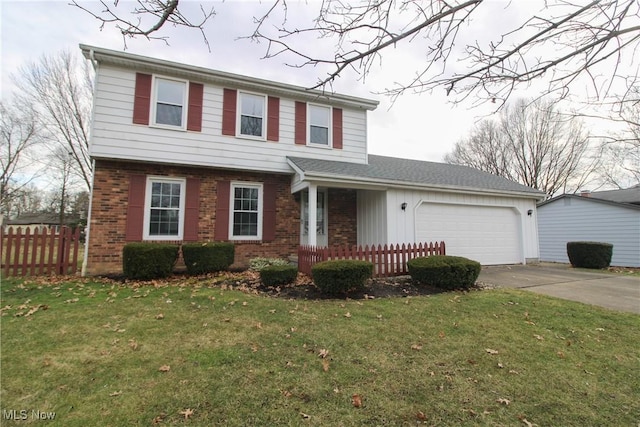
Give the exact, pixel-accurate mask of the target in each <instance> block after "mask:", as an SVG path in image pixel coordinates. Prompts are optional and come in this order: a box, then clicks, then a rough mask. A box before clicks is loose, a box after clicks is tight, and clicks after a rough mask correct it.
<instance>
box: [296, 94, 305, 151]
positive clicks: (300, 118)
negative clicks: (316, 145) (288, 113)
mask: <svg viewBox="0 0 640 427" xmlns="http://www.w3.org/2000/svg"><path fill="white" fill-rule="evenodd" d="M295 121H296V130H295V142H296V144H300V145H307V104H306V103H305V102H299V101H296V118H295Z"/></svg>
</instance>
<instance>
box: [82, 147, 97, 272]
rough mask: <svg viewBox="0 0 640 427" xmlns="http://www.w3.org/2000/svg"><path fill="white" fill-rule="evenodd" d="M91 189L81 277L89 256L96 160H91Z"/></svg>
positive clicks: (85, 270)
mask: <svg viewBox="0 0 640 427" xmlns="http://www.w3.org/2000/svg"><path fill="white" fill-rule="evenodd" d="M91 170H92V171H93V174H92V176H91V191H89V213H88V214H87V227H86V228H85V234H84V257H83V259H82V273H81V274H82V277H84V276H85V275H86V274H87V260H88V258H89V236H90V234H91V212H92V211H93V187H94V183H95V180H96V160H95V159H93V160H92V161H91Z"/></svg>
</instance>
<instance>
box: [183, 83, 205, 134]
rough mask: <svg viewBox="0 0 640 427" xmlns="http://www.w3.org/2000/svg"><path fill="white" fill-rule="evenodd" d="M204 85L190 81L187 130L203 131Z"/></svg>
mask: <svg viewBox="0 0 640 427" xmlns="http://www.w3.org/2000/svg"><path fill="white" fill-rule="evenodd" d="M203 92H204V85H203V84H201V83H193V82H192V83H189V110H188V111H187V130H192V131H195V132H201V131H202V94H203Z"/></svg>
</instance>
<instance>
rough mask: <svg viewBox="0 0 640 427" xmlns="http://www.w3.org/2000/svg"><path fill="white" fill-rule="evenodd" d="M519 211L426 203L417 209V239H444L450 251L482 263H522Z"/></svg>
mask: <svg viewBox="0 0 640 427" xmlns="http://www.w3.org/2000/svg"><path fill="white" fill-rule="evenodd" d="M521 238H522V237H521V233H520V221H519V216H518V214H517V213H516V212H515V211H514V210H513V209H510V208H504V207H494V206H475V205H453V204H440V203H423V204H422V205H420V207H418V210H417V212H416V239H417V241H418V242H433V241H440V240H444V242H445V244H446V246H447V255H456V256H463V257H466V258H470V259H473V260H476V261H479V262H480V263H481V264H483V265H491V264H519V263H522V255H521V252H522V250H521V247H522V245H521V243H520V239H521Z"/></svg>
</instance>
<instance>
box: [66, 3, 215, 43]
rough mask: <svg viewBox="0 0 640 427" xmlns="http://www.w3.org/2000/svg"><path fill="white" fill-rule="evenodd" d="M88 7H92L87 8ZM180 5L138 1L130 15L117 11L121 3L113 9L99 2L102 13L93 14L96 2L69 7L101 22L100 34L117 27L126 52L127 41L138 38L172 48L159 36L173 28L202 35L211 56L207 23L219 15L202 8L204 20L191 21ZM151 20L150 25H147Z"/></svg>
mask: <svg viewBox="0 0 640 427" xmlns="http://www.w3.org/2000/svg"><path fill="white" fill-rule="evenodd" d="M87 3H88V4H89V5H87V6H85V4H87ZM123 3H125V2H123ZM179 3H180V0H165V1H163V0H137V7H135V8H134V9H133V10H130V11H128V12H122V9H118V7H119V6H120V5H121V4H120V2H119V1H118V0H114V1H113V6H109V5H108V4H107V3H106V2H105V0H100V4H101V5H102V10H100V11H94V10H95V9H93V6H94V4H95V2H87V1H79V0H71V3H69V5H70V6H74V7H77V8H79V9H81V10H83V11H85V12H87V13H88V14H90V15H91V16H93V17H94V18H95V19H97V20H98V21H100V22H101V25H100V30H102V29H104V27H105V26H106V25H107V24H109V25H114V26H115V27H116V28H117V29H118V31H120V34H122V39H123V43H124V46H125V49H126V46H127V38H135V37H145V38H146V39H148V40H161V41H163V42H164V43H166V44H169V40H168V37H167V36H162V35H159V32H160V30H161V29H162V28H163V27H164V26H165V25H167V24H170V25H175V26H179V27H186V28H192V29H197V30H198V31H199V32H200V34H201V35H202V40H203V41H204V44H205V45H206V46H207V49H209V52H211V47H210V45H209V40H208V39H207V35H206V33H205V32H204V27H205V24H206V23H207V21H209V19H211V18H213V17H214V16H215V15H216V12H215V9H214V8H213V7H211V8H210V9H208V10H205V9H204V7H203V6H202V4H201V5H200V11H201V13H202V16H201V18H200V20H198V21H192V20H191V19H190V18H188V17H187V16H185V15H184V13H183V12H182V10H181V9H180V8H179ZM126 4H127V3H125V6H126ZM128 13H129V14H131V15H133V16H134V17H136V19H128V18H125V16H126V15H127V14H128ZM149 20H151V23H148V22H147V21H149Z"/></svg>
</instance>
